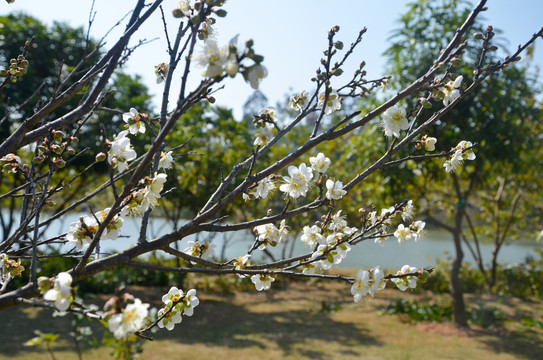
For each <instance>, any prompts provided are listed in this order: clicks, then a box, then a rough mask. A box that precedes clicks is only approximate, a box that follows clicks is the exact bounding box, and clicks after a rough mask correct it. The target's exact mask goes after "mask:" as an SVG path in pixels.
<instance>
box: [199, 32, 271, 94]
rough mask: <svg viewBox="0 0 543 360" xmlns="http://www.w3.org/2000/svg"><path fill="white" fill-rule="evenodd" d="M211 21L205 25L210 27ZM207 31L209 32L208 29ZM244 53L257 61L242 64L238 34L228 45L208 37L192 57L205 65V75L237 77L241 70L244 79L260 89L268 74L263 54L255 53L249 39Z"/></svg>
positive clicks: (254, 87) (202, 65)
mask: <svg viewBox="0 0 543 360" xmlns="http://www.w3.org/2000/svg"><path fill="white" fill-rule="evenodd" d="M209 25H210V23H208V22H204V27H206V28H208V29H209ZM206 32H208V33H209V31H208V30H207V31H206ZM246 45H247V48H246V50H245V51H244V55H245V56H247V57H250V58H252V59H253V60H254V61H255V63H254V64H253V65H251V66H243V67H242V66H241V65H240V58H241V56H240V55H239V54H238V50H237V36H236V37H234V38H233V39H231V40H230V42H229V44H228V45H226V46H222V47H219V45H218V44H217V42H216V41H215V40H214V39H210V38H206V40H205V41H204V46H203V49H202V51H200V52H197V53H195V54H194V55H193V56H192V59H193V60H194V62H195V63H196V65H198V66H200V67H204V68H205V71H204V73H203V76H205V77H208V78H216V77H219V76H222V75H224V74H225V73H226V75H228V76H230V77H235V76H236V74H237V73H238V72H241V73H242V75H243V77H244V79H245V80H246V81H247V82H248V83H249V84H250V85H251V87H252V88H253V89H255V90H257V89H258V87H259V85H260V81H261V80H262V79H263V78H265V77H266V76H268V70H267V69H266V68H265V67H264V66H263V65H262V64H261V61H262V59H263V58H262V56H260V55H256V54H254V51H253V49H252V41H251V40H249V41H248V42H247V43H246Z"/></svg>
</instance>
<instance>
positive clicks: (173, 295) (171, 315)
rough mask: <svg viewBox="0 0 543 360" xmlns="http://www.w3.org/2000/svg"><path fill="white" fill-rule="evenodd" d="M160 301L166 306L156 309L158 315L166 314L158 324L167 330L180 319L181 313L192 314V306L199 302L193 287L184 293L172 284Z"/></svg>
mask: <svg viewBox="0 0 543 360" xmlns="http://www.w3.org/2000/svg"><path fill="white" fill-rule="evenodd" d="M162 302H163V303H164V304H166V307H165V308H162V309H160V310H159V311H158V316H159V317H160V316H162V314H165V313H166V315H165V316H164V317H163V318H162V319H161V320H160V321H159V323H158V326H159V327H160V328H162V327H166V328H167V329H168V330H172V329H173V328H174V326H175V324H178V323H180V322H181V321H182V317H181V315H182V314H183V315H187V316H192V315H193V314H194V308H195V307H197V306H198V304H200V300H199V299H198V298H197V297H196V290H195V289H190V290H189V291H188V292H187V293H186V294H185V293H183V290H181V289H178V288H177V287H175V286H172V287H171V288H170V291H168V293H167V294H165V295H164V296H162ZM168 311H169V312H168Z"/></svg>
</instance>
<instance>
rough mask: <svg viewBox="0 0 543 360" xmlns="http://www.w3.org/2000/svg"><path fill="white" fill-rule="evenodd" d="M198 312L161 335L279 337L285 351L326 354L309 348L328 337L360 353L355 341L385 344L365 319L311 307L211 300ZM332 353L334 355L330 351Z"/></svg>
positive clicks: (211, 341)
mask: <svg viewBox="0 0 543 360" xmlns="http://www.w3.org/2000/svg"><path fill="white" fill-rule="evenodd" d="M197 313H198V315H197V316H194V317H192V318H188V317H184V318H183V325H184V326H180V327H176V328H175V329H174V330H173V331H171V332H164V331H162V332H159V333H157V334H155V335H156V339H157V340H162V339H168V340H172V341H176V342H179V343H183V344H206V345H210V346H225V347H229V348H245V347H258V348H261V349H265V348H267V347H268V346H269V345H270V344H272V343H275V344H277V347H279V348H280V349H281V350H282V351H283V354H284V355H285V356H286V355H297V356H305V357H308V358H314V359H315V358H317V359H318V358H321V357H322V356H323V355H324V354H322V353H321V352H318V351H314V350H315V349H313V350H309V349H311V348H312V346H311V344H310V343H311V342H312V341H324V342H326V344H327V348H330V349H334V350H333V351H335V352H336V354H337V355H338V356H339V355H341V354H344V355H360V354H357V353H355V352H353V351H352V350H350V348H352V345H355V344H356V345H366V346H381V345H382V344H381V343H380V342H379V341H378V340H377V339H376V338H374V337H372V336H371V335H370V330H369V329H367V328H366V327H364V326H363V325H355V324H352V323H345V322H340V321H336V320H334V319H332V317H331V316H329V315H328V314H319V313H316V312H314V311H313V312H312V311H308V310H295V311H287V310H285V311H265V312H256V311H252V310H251V306H250V305H241V306H240V305H233V304H231V303H229V302H222V301H205V303H203V304H201V306H199V307H198V311H197ZM327 357H328V356H327Z"/></svg>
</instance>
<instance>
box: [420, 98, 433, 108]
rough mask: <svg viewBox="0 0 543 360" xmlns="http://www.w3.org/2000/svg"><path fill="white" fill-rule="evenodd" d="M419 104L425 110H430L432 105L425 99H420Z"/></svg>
mask: <svg viewBox="0 0 543 360" xmlns="http://www.w3.org/2000/svg"><path fill="white" fill-rule="evenodd" d="M420 103H421V105H422V106H423V107H424V108H425V109H430V108H431V107H432V103H431V102H430V101H428V99H426V98H420Z"/></svg>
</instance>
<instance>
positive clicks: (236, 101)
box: [0, 0, 543, 117]
mask: <svg viewBox="0 0 543 360" xmlns="http://www.w3.org/2000/svg"><path fill="white" fill-rule="evenodd" d="M91 3H92V1H91V0H77V1H75V0H48V1H44V0H16V1H15V3H14V4H11V5H8V4H6V3H5V1H4V0H2V1H1V3H0V15H4V14H6V13H8V12H10V11H13V10H21V11H25V12H27V13H29V14H31V15H33V16H34V17H36V18H38V19H40V20H42V21H44V22H46V23H51V22H52V21H53V20H59V21H65V22H68V23H69V24H70V25H72V26H84V27H86V26H87V24H88V18H89V10H90V7H91ZM134 3H135V2H134V1H113V0H96V1H95V11H97V14H96V18H95V22H94V24H93V27H92V29H91V34H92V35H93V36H94V37H96V38H101V37H102V36H103V35H104V34H105V33H106V32H107V30H108V29H109V28H110V27H111V26H113V25H114V24H115V23H116V22H117V21H118V20H119V19H120V18H121V17H122V16H123V15H124V14H125V13H126V12H127V11H128V10H129V9H130V8H131V6H132V5H133V4H134ZM177 3H178V1H175V0H166V1H164V10H165V13H166V16H167V21H168V25H169V28H170V29H171V32H172V33H173V31H174V28H176V24H177V20H176V19H174V18H173V17H172V16H171V9H173V8H174V7H175V6H176V5H177ZM405 3H406V1H402V0H381V1H372V0H341V1H334V2H332V1H325V0H273V1H271V0H268V1H264V0H230V1H228V2H227V3H226V5H225V9H226V10H227V11H228V16H227V17H226V18H224V19H219V21H218V22H217V25H216V29H217V31H218V38H217V40H218V42H219V43H220V44H222V43H226V42H228V40H230V38H232V37H233V36H235V35H237V34H239V36H240V37H239V38H240V40H241V41H243V40H245V39H247V38H252V39H253V40H254V42H255V49H256V51H257V52H258V53H260V54H262V55H264V56H265V60H264V65H265V66H266V67H267V69H268V73H269V74H268V77H267V78H266V79H264V81H263V83H262V86H261V90H262V91H263V92H264V94H265V95H266V96H267V97H268V99H269V101H270V105H274V104H275V103H276V102H277V101H280V100H283V99H284V98H285V94H287V93H292V92H299V91H302V90H310V89H311V82H310V79H311V77H312V76H313V75H314V72H315V70H316V69H317V67H318V66H319V59H320V58H321V56H322V50H323V49H325V47H326V44H327V40H326V36H327V31H328V29H329V28H330V27H332V26H333V25H339V26H340V27H341V31H340V32H339V34H338V36H337V39H338V40H342V41H343V42H344V43H345V44H349V43H350V42H351V41H353V40H354V39H355V38H356V35H357V34H358V31H359V30H360V29H361V28H362V27H364V26H365V27H367V28H368V31H367V33H366V35H365V36H364V40H363V42H362V44H361V46H360V47H359V49H358V50H357V51H356V52H355V54H354V55H355V56H353V60H352V63H351V66H350V67H349V68H347V71H346V73H347V74H350V73H351V72H352V70H351V71H349V70H348V69H354V68H355V67H356V66H357V65H358V64H359V63H360V62H361V61H362V60H365V61H366V63H367V66H366V70H367V71H368V75H369V77H379V76H382V75H385V74H384V72H383V70H384V58H383V56H382V53H383V51H384V50H385V49H386V47H387V38H388V36H389V34H390V31H391V30H392V29H393V28H394V27H395V22H396V20H397V19H398V18H399V16H400V14H401V13H402V12H403V11H405ZM488 7H489V10H488V11H487V12H486V13H485V16H484V18H485V19H486V21H485V23H487V24H491V25H493V26H494V27H495V28H499V29H502V30H503V34H502V35H503V37H504V38H505V39H507V40H508V41H509V44H510V48H511V49H513V48H514V47H515V46H516V45H517V44H519V43H521V42H523V41H524V40H526V39H528V37H529V36H530V35H531V34H533V33H534V32H536V31H537V30H538V29H539V28H540V27H541V26H542V25H543V20H542V18H541V14H542V13H543V11H542V10H543V1H541V0H517V1H515V2H513V1H510V0H489V1H488ZM122 29H124V26H121V27H118V29H117V31H116V30H114V31H113V32H112V33H111V34H110V37H109V38H108V39H110V40H109V43H113V41H114V39H115V35H117V36H118V34H119V33H120V31H121V30H122ZM162 29H163V26H162V22H161V19H160V14H159V13H156V14H154V16H153V17H152V18H151V19H150V21H149V22H148V23H147V24H146V25H145V27H144V28H142V31H141V32H140V33H139V34H138V35H137V36H136V37H135V38H134V41H137V40H139V39H143V38H146V39H147V40H149V39H153V38H156V37H158V38H159V39H158V40H155V41H153V42H152V43H150V44H148V45H146V46H145V47H142V48H140V49H138V50H137V51H136V52H135V53H134V55H133V56H132V58H131V59H130V61H129V63H128V65H127V67H126V70H127V71H128V72H131V73H137V74H140V75H142V76H143V79H144V82H145V83H146V85H147V86H149V88H150V90H151V92H152V93H153V94H155V103H156V104H158V103H159V96H160V94H161V92H162V87H161V86H160V85H156V84H155V77H154V74H153V70H154V65H156V64H158V63H160V62H162V61H166V58H167V56H166V51H165V40H164V38H165V37H164V33H163V30H162ZM541 46H542V45H541V41H539V43H538V44H537V45H536V51H535V57H534V64H536V65H537V64H539V65H543V53H542V51H541V49H540V48H541ZM200 74H201V72H200V70H199V69H195V71H193V72H192V79H193V84H196V83H197V80H199V75H200ZM225 85H226V86H225V88H224V90H221V91H220V92H219V93H218V94H216V98H217V103H218V104H221V105H225V106H228V107H231V108H234V110H235V114H236V117H240V115H241V112H242V105H243V103H244V102H245V101H246V99H247V97H248V96H249V95H250V94H251V93H252V89H251V88H250V87H249V85H248V84H246V83H245V82H244V81H243V79H242V78H241V76H238V77H237V78H235V79H232V80H228V81H227V82H226V84H225ZM175 88H176V87H175V86H174V89H175ZM128 107H129V106H128V105H127V108H128Z"/></svg>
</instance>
